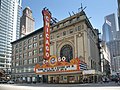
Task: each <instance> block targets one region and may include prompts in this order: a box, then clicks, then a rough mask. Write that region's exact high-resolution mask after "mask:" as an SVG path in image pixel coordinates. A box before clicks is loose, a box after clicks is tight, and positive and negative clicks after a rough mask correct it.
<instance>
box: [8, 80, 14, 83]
mask: <svg viewBox="0 0 120 90" xmlns="http://www.w3.org/2000/svg"><path fill="white" fill-rule="evenodd" d="M7 83H8V84H14V83H15V82H14V81H12V80H10V81H8V82H7Z"/></svg>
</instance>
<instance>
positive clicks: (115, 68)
mask: <svg viewBox="0 0 120 90" xmlns="http://www.w3.org/2000/svg"><path fill="white" fill-rule="evenodd" d="M107 45H108V47H109V49H110V55H111V59H112V60H111V66H112V73H118V72H119V73H120V40H114V41H110V42H108V43H107Z"/></svg>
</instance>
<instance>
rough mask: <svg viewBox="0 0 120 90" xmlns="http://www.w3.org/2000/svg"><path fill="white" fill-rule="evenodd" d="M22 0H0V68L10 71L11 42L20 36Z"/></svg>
mask: <svg viewBox="0 0 120 90" xmlns="http://www.w3.org/2000/svg"><path fill="white" fill-rule="evenodd" d="M21 1H22V0H0V69H3V70H5V71H6V72H9V71H10V66H11V54H12V46H11V42H12V41H15V40H16V39H18V38H19V29H20V9H21Z"/></svg>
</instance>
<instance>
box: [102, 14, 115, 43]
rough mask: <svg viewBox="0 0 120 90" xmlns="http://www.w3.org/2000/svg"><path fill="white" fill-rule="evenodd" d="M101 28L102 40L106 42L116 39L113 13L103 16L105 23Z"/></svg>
mask: <svg viewBox="0 0 120 90" xmlns="http://www.w3.org/2000/svg"><path fill="white" fill-rule="evenodd" d="M102 30H103V37H102V38H103V40H104V41H106V42H109V41H112V40H116V20H115V14H114V13H113V14H110V15H108V16H106V17H105V23H104V24H103V27H102Z"/></svg>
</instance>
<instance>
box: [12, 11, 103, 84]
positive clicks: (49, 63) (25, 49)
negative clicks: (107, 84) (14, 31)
mask: <svg viewBox="0 0 120 90" xmlns="http://www.w3.org/2000/svg"><path fill="white" fill-rule="evenodd" d="M44 19H45V17H44ZM46 20H48V21H49V19H48V17H47V19H46ZM44 22H45V21H44ZM46 23H47V24H44V25H48V22H46ZM48 27H49V25H48V26H46V29H47V30H48ZM43 29H45V27H44V28H41V29H39V30H37V31H35V32H33V33H31V34H29V35H26V36H24V37H22V38H20V39H19V40H16V41H14V42H12V47H13V48H12V51H13V52H12V78H13V79H16V80H19V81H24V82H40V81H42V82H46V83H85V82H98V81H99V79H100V76H101V73H100V56H99V42H98V40H99V36H98V33H99V32H98V30H97V29H94V28H93V27H92V25H91V23H90V21H89V19H88V17H87V16H86V14H85V12H84V11H83V10H82V11H81V12H78V13H76V14H74V15H72V16H69V17H68V18H66V19H64V20H61V21H59V22H57V23H55V24H53V25H51V26H50V32H49V31H46V33H47V34H45V32H44V35H43V31H44V30H43ZM45 36H46V37H45ZM30 40H31V41H30ZM46 47H47V48H46ZM46 53H47V54H46ZM45 55H46V56H45Z"/></svg>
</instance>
